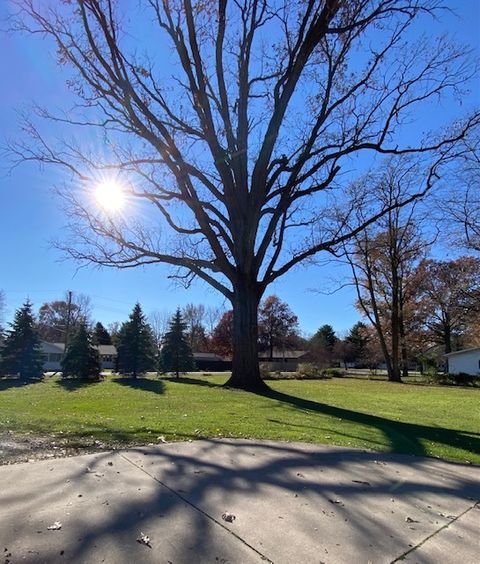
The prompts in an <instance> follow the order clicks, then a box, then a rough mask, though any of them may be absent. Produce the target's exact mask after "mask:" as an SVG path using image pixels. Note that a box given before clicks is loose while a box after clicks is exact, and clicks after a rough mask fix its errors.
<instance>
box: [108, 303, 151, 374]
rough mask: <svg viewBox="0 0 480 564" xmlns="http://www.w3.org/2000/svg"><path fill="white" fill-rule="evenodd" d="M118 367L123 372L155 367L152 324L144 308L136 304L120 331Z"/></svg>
mask: <svg viewBox="0 0 480 564" xmlns="http://www.w3.org/2000/svg"><path fill="white" fill-rule="evenodd" d="M117 338H118V344H117V367H118V371H119V372H120V373H122V374H131V375H132V376H133V377H134V378H136V377H137V376H138V374H142V373H144V372H147V371H148V370H152V369H153V368H154V367H155V345H154V339H153V335H152V331H151V329H150V326H149V325H148V323H147V322H146V321H145V316H144V315H143V312H142V308H141V307H140V304H139V303H136V304H135V307H134V308H133V311H132V313H131V314H130V317H129V319H128V321H126V322H125V323H123V324H122V327H121V328H120V331H119V333H118V337H117Z"/></svg>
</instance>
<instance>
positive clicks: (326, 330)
mask: <svg viewBox="0 0 480 564" xmlns="http://www.w3.org/2000/svg"><path fill="white" fill-rule="evenodd" d="M312 341H314V342H316V344H317V345H318V346H321V347H324V348H325V349H326V350H327V351H329V352H333V347H334V346H335V343H336V341H337V337H336V335H335V331H334V329H333V327H332V326H331V325H322V326H321V327H320V329H319V330H318V331H317V332H316V333H315V335H314V336H313V337H312Z"/></svg>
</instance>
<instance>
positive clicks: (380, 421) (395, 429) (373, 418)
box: [261, 390, 480, 456]
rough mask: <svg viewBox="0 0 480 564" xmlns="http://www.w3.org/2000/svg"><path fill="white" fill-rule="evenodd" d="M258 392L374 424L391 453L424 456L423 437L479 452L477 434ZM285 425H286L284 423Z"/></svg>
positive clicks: (288, 396)
mask: <svg viewBox="0 0 480 564" xmlns="http://www.w3.org/2000/svg"><path fill="white" fill-rule="evenodd" d="M261 395H263V396H264V397H268V398H270V399H274V400H277V401H279V402H281V403H282V404H289V405H291V406H293V407H296V408H298V409H302V410H308V411H314V412H316V413H321V414H323V415H329V416H331V417H337V418H338V419H342V420H344V421H351V422H352V423H358V424H360V425H365V426H369V427H374V428H376V429H378V430H380V431H381V432H382V433H383V434H384V435H385V437H386V438H387V439H388V441H389V444H390V450H391V452H398V453H402V454H414V455H416V456H422V455H423V456H426V455H427V454H428V453H427V451H426V450H425V446H424V444H423V443H422V440H423V441H426V442H434V443H439V444H443V445H445V446H447V447H452V448H455V449H464V450H467V451H471V452H473V453H474V454H480V433H474V432H470V431H468V432H467V431H460V430H456V429H446V428H443V427H429V426H428V425H419V424H415V423H406V422H404V421H394V420H392V419H387V418H385V417H380V416H377V415H370V414H368V413H362V412H359V411H352V410H350V409H345V408H342V407H335V406H332V405H328V404H324V403H319V402H316V401H312V400H307V399H303V398H299V397H296V396H292V395H290V394H285V393H283V392H277V391H276V390H270V391H267V392H265V393H263V394H261ZM285 424H287V425H288V423H285Z"/></svg>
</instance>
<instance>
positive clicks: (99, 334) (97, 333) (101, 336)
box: [93, 321, 112, 345]
mask: <svg viewBox="0 0 480 564" xmlns="http://www.w3.org/2000/svg"><path fill="white" fill-rule="evenodd" d="M93 342H94V343H95V344H96V345H111V344H112V338H111V336H110V333H109V332H108V331H107V330H106V329H105V327H104V326H103V325H102V324H101V323H100V321H98V322H97V323H96V325H95V328H94V330H93Z"/></svg>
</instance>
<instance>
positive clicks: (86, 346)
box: [61, 323, 101, 380]
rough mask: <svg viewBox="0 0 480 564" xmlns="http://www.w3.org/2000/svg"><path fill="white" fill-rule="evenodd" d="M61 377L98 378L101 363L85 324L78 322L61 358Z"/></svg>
mask: <svg viewBox="0 0 480 564" xmlns="http://www.w3.org/2000/svg"><path fill="white" fill-rule="evenodd" d="M61 364H62V373H63V377H64V378H65V377H68V376H75V377H77V378H82V379H84V380H98V379H99V378H100V372H101V363H100V355H99V353H98V350H97V348H96V347H95V346H94V345H93V343H92V338H91V336H90V335H89V333H88V331H87V328H86V326H85V324H83V323H82V324H80V325H79V327H78V329H77V331H76V332H75V334H74V335H73V337H72V339H71V340H70V343H69V345H68V347H67V350H66V353H65V356H64V358H63V360H62V363H61Z"/></svg>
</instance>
